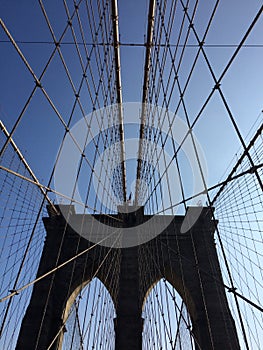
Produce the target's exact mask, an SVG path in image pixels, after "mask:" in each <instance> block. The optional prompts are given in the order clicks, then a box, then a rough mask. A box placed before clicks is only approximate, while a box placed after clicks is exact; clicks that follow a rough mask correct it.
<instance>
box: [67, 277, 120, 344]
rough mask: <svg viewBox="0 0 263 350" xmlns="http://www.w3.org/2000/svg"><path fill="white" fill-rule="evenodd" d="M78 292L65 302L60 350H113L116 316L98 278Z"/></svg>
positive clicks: (109, 296) (111, 301)
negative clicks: (65, 310)
mask: <svg viewBox="0 0 263 350" xmlns="http://www.w3.org/2000/svg"><path fill="white" fill-rule="evenodd" d="M80 289H81V290H79V291H75V292H74V293H73V294H75V295H72V298H70V299H69V301H68V305H67V307H68V311H67V315H66V312H65V318H66V320H65V323H64V329H63V334H62V338H63V339H61V343H62V346H61V349H62V350H78V349H80V350H81V349H88V350H89V349H109V350H113V349H114V348H115V330H114V319H115V317H116V312H115V307H114V303H113V300H112V298H111V295H110V293H109V292H108V290H107V288H106V287H105V285H104V284H103V283H102V282H101V281H100V280H99V278H94V279H92V280H91V281H90V282H88V283H86V284H85V285H84V286H80ZM77 292H78V293H77ZM76 294H77V295H76ZM73 299H74V300H73ZM67 307H66V309H67Z"/></svg>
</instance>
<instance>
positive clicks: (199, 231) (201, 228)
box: [16, 206, 240, 350]
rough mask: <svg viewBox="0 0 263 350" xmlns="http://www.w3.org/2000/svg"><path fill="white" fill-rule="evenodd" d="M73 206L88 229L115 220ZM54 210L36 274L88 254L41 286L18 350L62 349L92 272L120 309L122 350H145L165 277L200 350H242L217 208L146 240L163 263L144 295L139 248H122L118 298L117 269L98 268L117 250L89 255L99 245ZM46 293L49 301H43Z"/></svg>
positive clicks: (129, 217)
mask: <svg viewBox="0 0 263 350" xmlns="http://www.w3.org/2000/svg"><path fill="white" fill-rule="evenodd" d="M57 208H58V209H59V206H57ZM67 208H68V213H69V215H72V216H73V218H74V219H75V220H79V221H82V222H85V223H84V224H83V225H84V227H85V228H90V229H92V222H94V220H98V221H100V222H104V223H106V222H107V223H109V222H108V221H109V217H107V216H105V215H80V214H76V213H75V211H74V207H73V206H68V207H67ZM64 209H65V208H64ZM188 210H189V209H188ZM48 211H49V217H47V218H44V219H43V220H44V224H45V228H46V231H47V236H46V241H45V246H44V249H43V253H42V257H41V261H40V265H39V269H38V273H37V276H38V277H39V276H42V275H44V274H45V273H46V272H48V271H49V270H51V269H53V268H54V266H56V265H59V264H61V263H63V262H65V261H68V260H69V259H71V258H72V257H74V256H75V255H76V252H84V251H86V253H85V254H81V255H79V256H78V257H77V258H75V259H74V260H72V261H71V262H69V263H67V264H65V266H63V267H62V268H60V269H58V270H57V271H55V272H54V274H52V275H49V276H47V277H46V278H43V279H42V280H40V281H39V282H38V283H36V284H35V286H34V288H33V293H32V297H31V301H30V304H29V306H28V309H27V311H26V314H25V316H24V319H23V322H22V326H21V330H20V334H19V338H18V342H17V346H16V350H22V349H23V350H24V349H27V350H33V349H41V350H44V349H47V348H48V349H53V350H54V349H61V348H62V340H63V332H64V324H65V320H66V318H67V315H68V312H69V310H70V307H71V305H72V304H73V302H74V300H75V299H76V297H77V295H78V294H79V292H80V290H81V289H82V288H83V287H84V285H86V284H87V283H88V282H89V281H90V280H91V278H92V276H93V274H94V271H97V273H96V276H97V277H98V278H99V279H100V280H101V282H102V283H103V284H104V285H105V287H106V288H107V290H108V291H109V293H110V294H111V295H112V298H113V303H114V305H115V310H116V319H115V336H116V338H115V339H116V342H115V349H116V350H122V349H127V350H131V349H133V350H135V349H137V350H139V349H141V348H142V331H143V319H142V316H141V315H142V308H143V304H144V301H145V300H144V299H145V298H146V297H147V293H148V292H149V290H150V289H151V288H152V286H153V285H154V284H155V283H156V282H158V281H159V280H160V279H161V278H165V279H166V280H167V281H169V282H170V283H171V284H172V285H173V287H174V288H175V289H176V290H177V291H178V293H179V294H180V295H181V297H182V299H183V301H184V303H185V304H186V306H187V310H188V312H189V314H190V318H191V324H192V329H191V333H192V335H193V338H194V340H195V344H196V349H202V350H212V349H214V350H222V349H224V350H227V349H232V350H234V349H235V350H236V349H240V347H239V342H238V337H237V332H236V328H235V323H234V320H233V318H232V316H231V313H230V309H229V307H228V303H227V298H226V294H225V288H224V284H223V280H222V275H221V270H220V266H219V262H218V257H217V252H216V249H215V244H214V238H213V235H214V230H215V225H216V222H214V221H213V220H212V213H211V209H209V208H203V210H202V213H201V215H200V216H199V218H198V220H197V221H196V223H195V224H194V225H193V226H192V227H191V228H190V229H189V230H188V231H187V232H185V233H181V225H182V222H183V220H184V216H174V217H173V218H172V220H171V222H170V224H169V225H168V227H167V228H166V230H165V231H163V232H162V233H161V234H160V235H158V236H157V237H156V238H154V239H152V240H151V241H149V242H147V243H144V246H147V248H148V249H149V251H150V254H151V257H152V261H153V262H155V263H156V264H158V261H159V260H160V258H161V260H162V264H161V265H160V266H159V267H158V269H156V268H154V266H152V268H151V267H150V268H149V271H147V272H148V273H147V276H146V278H147V281H146V284H145V287H144V288H145V290H143V291H142V292H143V293H140V292H139V285H140V273H139V261H138V250H139V249H140V248H141V247H140V246H135V247H130V248H122V249H121V263H120V271H119V272H118V273H119V286H118V296H117V297H116V295H115V294H114V293H113V287H114V286H113V285H111V282H110V280H109V279H108V274H113V273H116V271H115V270H114V264H113V265H110V266H111V267H110V269H109V270H108V271H107V272H105V271H102V270H100V269H99V266H100V264H101V263H102V262H103V261H105V259H109V260H110V259H111V258H112V254H113V253H114V250H115V249H118V248H114V249H110V248H108V247H106V246H105V247H101V246H96V247H93V248H92V249H90V250H89V248H90V247H92V246H93V245H94V244H93V243H92V242H90V241H88V240H86V239H85V238H83V237H81V236H80V235H78V234H77V233H76V232H75V231H74V230H73V229H72V228H71V227H70V226H69V225H67V223H66V220H65V218H64V216H63V215H62V214H61V213H60V214H59V215H57V214H55V213H54V212H53V211H52V209H51V207H48ZM116 217H117V218H119V219H121V220H118V221H116V220H115V221H114V220H113V222H111V223H110V224H111V225H116V227H123V226H134V228H135V231H136V225H138V224H140V223H142V222H144V221H146V220H149V218H150V217H149V216H147V215H144V213H143V207H141V208H139V209H138V210H137V211H135V212H133V213H119V214H118V215H117V216H116ZM113 219H114V216H113ZM166 219H167V217H165V216H160V217H157V218H156V222H155V225H156V224H158V220H159V222H160V221H164V220H166ZM58 256H59V259H57V257H58ZM83 281H84V282H83ZM200 281H201V283H200ZM46 295H47V296H48V298H47V299H46V298H44V297H43V296H46ZM141 295H144V298H142V297H141Z"/></svg>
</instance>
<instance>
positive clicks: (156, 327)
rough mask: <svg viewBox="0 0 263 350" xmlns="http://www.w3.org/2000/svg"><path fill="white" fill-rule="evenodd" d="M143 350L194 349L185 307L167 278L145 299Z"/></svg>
mask: <svg viewBox="0 0 263 350" xmlns="http://www.w3.org/2000/svg"><path fill="white" fill-rule="evenodd" d="M142 317H143V319H144V325H143V334H142V339H143V342H142V349H145V350H146V349H173V350H174V349H180V350H186V349H187V350H189V349H195V345H194V339H193V336H192V332H191V329H192V323H191V319H190V314H189V312H188V310H187V307H186V304H185V303H184V301H183V299H182V298H181V296H180V294H179V293H178V292H177V291H176V289H175V288H174V287H173V286H172V285H171V284H170V283H169V282H168V281H167V280H166V279H164V278H162V279H160V280H159V281H156V282H155V283H154V284H153V285H152V286H151V288H150V289H149V290H148V292H147V294H146V297H145V299H144V304H143V310H142Z"/></svg>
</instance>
